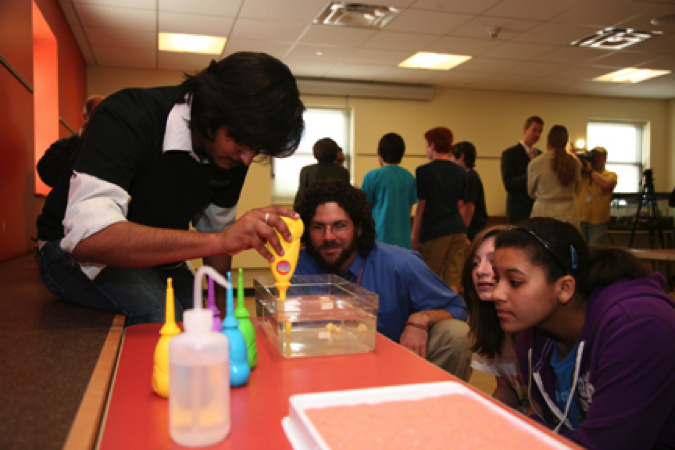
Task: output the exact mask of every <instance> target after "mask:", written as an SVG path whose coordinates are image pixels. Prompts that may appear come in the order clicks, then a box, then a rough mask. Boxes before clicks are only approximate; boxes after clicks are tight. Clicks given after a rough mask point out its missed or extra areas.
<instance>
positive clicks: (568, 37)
mask: <svg viewBox="0 0 675 450" xmlns="http://www.w3.org/2000/svg"><path fill="white" fill-rule="evenodd" d="M596 31H598V29H597V28H595V27H591V26H588V25H572V24H563V23H555V22H546V23H542V24H541V25H537V26H536V27H534V28H532V29H531V30H529V31H526V32H524V33H522V34H520V35H519V36H516V37H515V38H514V41H518V42H529V43H539V44H558V45H567V44H569V43H570V42H574V41H576V40H578V39H581V38H583V37H586V36H590V35H591V34H593V33H595V32H596Z"/></svg>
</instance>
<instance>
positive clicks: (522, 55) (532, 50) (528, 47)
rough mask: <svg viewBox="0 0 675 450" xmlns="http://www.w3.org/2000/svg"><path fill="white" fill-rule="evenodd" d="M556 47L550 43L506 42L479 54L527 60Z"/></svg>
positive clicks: (489, 56)
mask: <svg viewBox="0 0 675 450" xmlns="http://www.w3.org/2000/svg"><path fill="white" fill-rule="evenodd" d="M556 49H557V47H555V46H552V45H539V44H522V43H518V42H506V43H504V44H501V45H499V46H497V47H494V48H492V49H490V50H488V51H486V52H484V53H483V54H482V55H481V56H485V57H488V58H502V59H515V60H528V59H533V58H536V57H538V56H541V55H544V54H546V53H549V52H552V51H554V50H556Z"/></svg>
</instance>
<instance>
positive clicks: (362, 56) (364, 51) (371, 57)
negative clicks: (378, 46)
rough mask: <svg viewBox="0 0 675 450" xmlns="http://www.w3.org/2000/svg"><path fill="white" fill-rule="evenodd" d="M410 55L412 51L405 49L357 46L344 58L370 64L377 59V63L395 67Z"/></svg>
mask: <svg viewBox="0 0 675 450" xmlns="http://www.w3.org/2000/svg"><path fill="white" fill-rule="evenodd" d="M412 55H413V53H412V52H406V51H393V50H374V49H368V48H359V49H356V50H354V51H353V52H352V54H351V55H349V56H348V57H347V58H345V61H349V62H354V63H364V64H372V63H373V61H377V62H378V64H382V65H388V66H393V67H395V66H398V65H399V63H402V62H403V61H405V60H406V59H408V58H409V57H411V56H412Z"/></svg>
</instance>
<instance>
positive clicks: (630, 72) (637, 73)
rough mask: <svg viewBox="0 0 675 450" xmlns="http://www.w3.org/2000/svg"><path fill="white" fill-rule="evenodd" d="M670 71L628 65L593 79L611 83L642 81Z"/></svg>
mask: <svg viewBox="0 0 675 450" xmlns="http://www.w3.org/2000/svg"><path fill="white" fill-rule="evenodd" d="M669 73H670V70H652V69H640V68H635V67H628V68H626V69H621V70H617V71H616V72H612V73H608V74H606V75H602V76H599V77H596V78H593V81H605V82H609V83H639V82H640V81H645V80H648V79H650V78H654V77H660V76H661V75H666V74H669Z"/></svg>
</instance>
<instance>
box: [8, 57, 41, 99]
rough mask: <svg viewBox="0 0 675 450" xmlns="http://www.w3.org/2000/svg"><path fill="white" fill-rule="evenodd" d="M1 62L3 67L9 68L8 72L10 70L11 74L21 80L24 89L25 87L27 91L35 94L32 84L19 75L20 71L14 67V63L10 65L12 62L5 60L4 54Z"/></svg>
mask: <svg viewBox="0 0 675 450" xmlns="http://www.w3.org/2000/svg"><path fill="white" fill-rule="evenodd" d="M0 62H1V63H2V65H3V66H5V67H6V68H7V70H9V72H10V73H11V74H12V75H14V76H15V77H16V79H17V80H19V82H20V83H21V84H23V85H24V87H25V88H26V89H28V91H29V92H30V93H31V94H32V93H33V86H31V84H30V83H29V82H28V81H27V80H26V79H25V78H24V77H23V76H22V75H21V74H20V73H19V71H18V70H16V68H15V67H14V66H13V65H12V63H10V62H9V61H8V60H7V58H5V57H4V56H3V55H2V53H0Z"/></svg>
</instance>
